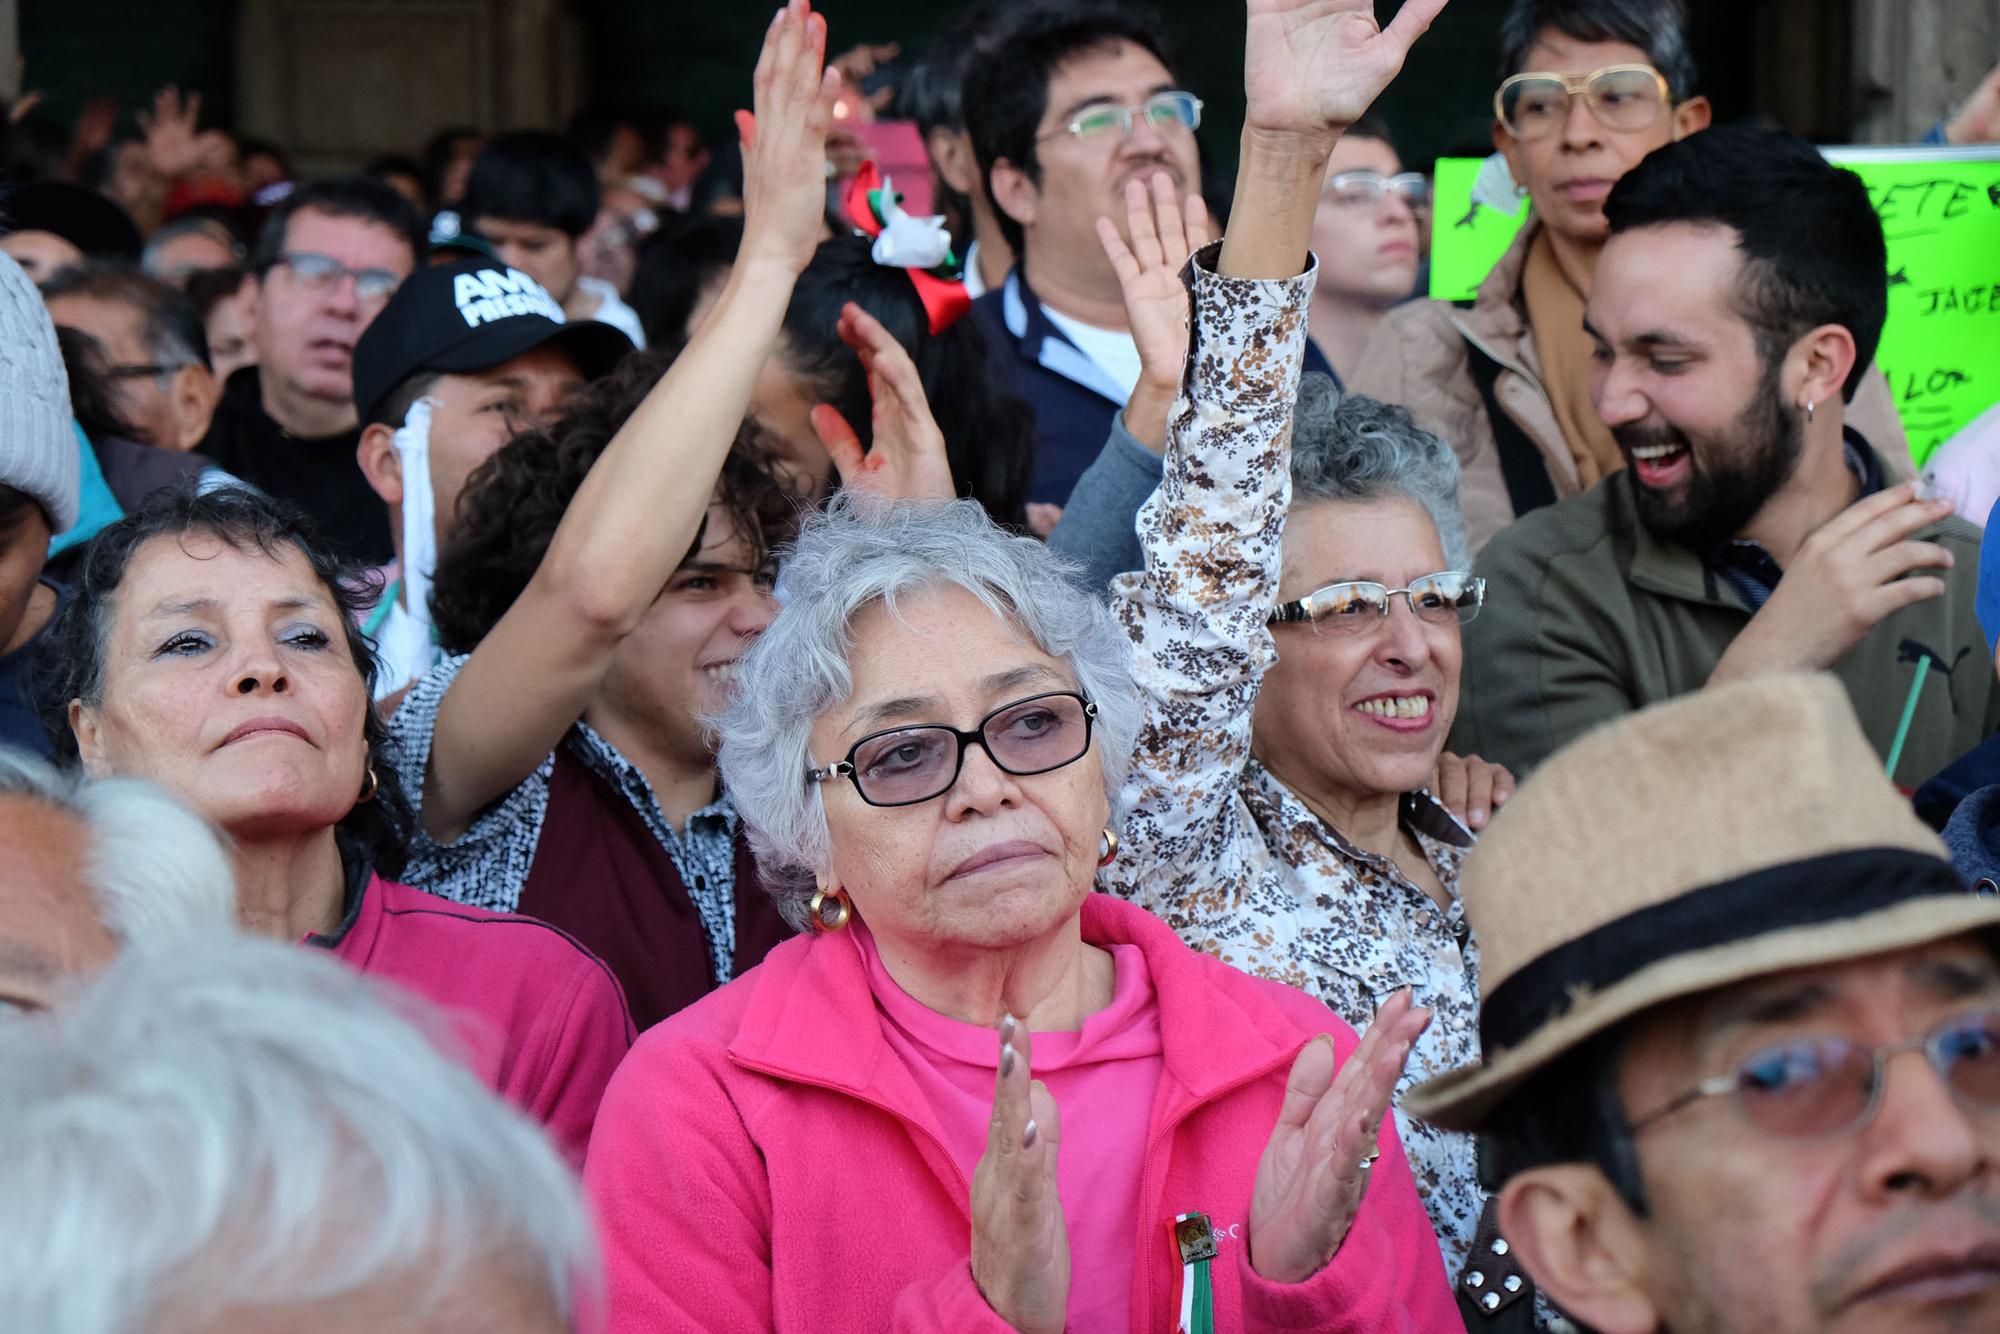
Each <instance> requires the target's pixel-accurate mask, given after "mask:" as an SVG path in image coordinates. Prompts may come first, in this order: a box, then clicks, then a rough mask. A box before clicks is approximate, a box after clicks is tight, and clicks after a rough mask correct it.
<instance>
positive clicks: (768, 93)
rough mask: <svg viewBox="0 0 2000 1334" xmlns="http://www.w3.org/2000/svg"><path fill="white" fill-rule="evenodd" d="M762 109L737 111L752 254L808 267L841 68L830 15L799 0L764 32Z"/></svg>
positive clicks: (821, 216) (744, 250)
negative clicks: (829, 59)
mask: <svg viewBox="0 0 2000 1334" xmlns="http://www.w3.org/2000/svg"><path fill="white" fill-rule="evenodd" d="M752 86H753V88H754V90H755V104H756V113H755V114H754V115H752V114H751V113H749V112H745V111H739V112H737V113H736V129H737V134H738V136H739V137H740V138H741V139H742V142H743V245H742V247H741V249H740V250H739V252H738V254H739V257H740V259H741V260H742V261H744V262H756V261H759V260H764V259H769V260H775V261H777V262H779V263H781V264H783V265H784V266H786V267H787V268H788V269H789V270H790V271H791V272H792V273H794V274H797V273H801V272H803V271H804V270H805V267H806V265H807V264H809V263H811V262H812V256H813V251H814V249H816V248H817V247H818V245H819V243H820V240H821V235H822V231H823V229H824V227H825V221H826V139H827V134H828V132H829V131H830V130H831V129H832V128H833V104H834V101H835V100H836V98H838V96H839V94H840V74H839V72H838V71H836V70H833V69H830V68H828V67H827V66H826V20H825V19H824V18H823V17H821V16H820V15H818V14H815V13H813V12H812V6H811V5H810V4H809V3H808V0H791V2H790V3H789V4H787V5H786V6H785V7H784V8H783V9H781V10H779V11H778V13H777V16H776V17H775V18H773V19H772V20H771V26H770V27H769V28H768V29H766V30H765V33H764V49H763V52H762V53H761V54H760V55H759V56H758V57H757V72H756V75H755V76H754V78H753V79H752Z"/></svg>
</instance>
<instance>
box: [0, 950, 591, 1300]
mask: <svg viewBox="0 0 2000 1334" xmlns="http://www.w3.org/2000/svg"><path fill="white" fill-rule="evenodd" d="M405 1007H408V1010H409V1012H410V1013H411V1014H414V1013H415V1002H414V1001H412V1000H410V999H408V998H402V999H398V998H396V997H395V995H394V993H392V992H391V991H390V990H389V989H387V988H383V989H380V990H378V989H377V987H376V985H375V984H374V983H372V982H371V981H370V980H369V979H368V978H366V977H364V976H363V975H361V974H359V973H356V972H354V971H353V970H351V969H349V968H347V967H345V966H343V965H342V964H341V963H339V962H338V961H336V960H334V959H332V958H330V957H327V956H325V955H323V954H320V953H318V952H315V951H311V950H304V949H300V948H298V947H296V946H292V945H283V944H279V943H277V942H273V941H263V940H258V939H254V938H251V937H247V936H237V937H233V938H228V939H219V940H214V941H207V942H202V943H200V944H197V945H194V946H192V947H191V948H188V949H184V950H175V951H152V952H147V951H134V952H131V953H128V954H125V955H122V956H121V957H120V958H119V959H118V960H117V961H116V962H114V963H113V964H112V965H111V967H110V968H108V969H107V970H105V972H104V973H103V974H101V975H100V977H99V978H98V980H97V981H96V982H95V983H94V984H92V985H89V986H87V987H85V988H83V989H82V990H81V991H79V992H78V993H77V994H76V995H75V996H74V997H73V998H72V1000H71V1001H70V1002H69V1003H67V1004H65V1005H64V1006H61V1007H59V1008H57V1009H56V1010H54V1011H52V1012H51V1013H50V1014H49V1015H48V1016H46V1017H42V1018H35V1019H23V1020H18V1021H15V1022H12V1023H7V1024H0V1069H4V1070H5V1071H6V1072H7V1073H6V1078H4V1079H0V1143H4V1144H5V1145H6V1151H5V1152H4V1153H0V1200H5V1201H6V1202H7V1205H6V1208H4V1209H0V1328H5V1329H18V1330H30V1329H32V1330H35V1331H37V1332H38V1334H124V1332H125V1331H131V1330H142V1329H155V1328H160V1327H162V1326H163V1325H167V1324H169V1323H171V1324H172V1325H173V1326H174V1327H176V1328H179V1327H183V1326H193V1327H197V1328H209V1327H211V1323H212V1322H213V1321H214V1320H215V1319H216V1318H218V1317H220V1316H221V1315H222V1314H223V1313H225V1312H227V1311H229V1310H232V1309H236V1308H241V1307H253V1306H281V1307H289V1306H293V1305H304V1304H307V1303H311V1302H320V1301H336V1300H341V1299H344V1298H347V1297H349V1296H350V1295H355V1294H361V1293H365V1292H368V1291H370V1290H371V1289H373V1288H375V1287H376V1286H377V1285H380V1284H385V1283H406V1282H407V1283H413V1284H414V1285H415V1287H416V1288H417V1289H418V1290H419V1292H420V1293H421V1296H420V1297H419V1298H417V1302H418V1305H419V1308H420V1309H425V1310H427V1309H429V1307H430V1306H431V1305H432V1304H435V1303H437V1302H438V1301H439V1300H440V1299H441V1298H443V1297H444V1296H445V1295H446V1294H447V1293H449V1292H450V1291H451V1290H452V1289H453V1288H455V1287H462V1286H463V1285H464V1284H466V1283H468V1282H476V1281H478V1280H479V1279H480V1278H482V1277H484V1276H487V1275H490V1274H491V1273H493V1272H494V1271H496V1270H499V1269H501V1268H503V1267H506V1268H507V1272H512V1273H519V1274H522V1275H524V1276H527V1277H530V1278H532V1279H533V1280H534V1281H535V1282H536V1283H538V1284H546V1285H547V1290H548V1292H549V1294H550V1296H551V1304H552V1305H553V1306H554V1307H555V1308H556V1309H558V1310H564V1311H567V1310H568V1309H569V1308H570V1307H571V1306H572V1305H573V1303H574V1294H573V1292H572V1288H573V1286H574V1285H576V1284H577V1283H578V1282H579V1281H581V1282H585V1283H588V1282H591V1279H590V1275H591V1274H593V1273H594V1268H593V1266H594V1264H595V1252H594V1243H593V1242H592V1240H591V1233H590V1227H589V1223H588V1221H587V1219H586V1216H585V1213H584V1209H583V1206H582V1203H581V1200H580V1197H579V1193H578V1190H577V1185H576V1181H575V1178H574V1177H573V1176H572V1175H571V1174H570V1172H569V1170H568V1169H567V1168H566V1167H564V1166H563V1164H562V1162H561V1160H560V1159H559V1158H558V1157H557V1155H556V1152H555V1150H554V1149H553V1148H552V1147H550V1145H549V1144H548V1142H547V1141H546V1140H545V1139H544V1138H543V1136H542V1134H541V1132H540V1131H539V1130H538V1129H537V1128H536V1127H535V1126H534V1125H533V1124H531V1123H530V1122H529V1121H528V1120H527V1119H526V1118H525V1117H523V1116H522V1115H520V1114H519V1113H517V1112H515V1111H513V1110H512V1109H511V1108H508V1107H506V1106H505V1105H503V1104H502V1103H501V1102H500V1100H499V1099H498V1098H496V1097H495V1096H494V1095H493V1094H492V1093H490V1092H488V1091H487V1090H486V1089H485V1088H484V1087H483V1086H482V1085H481V1084H480V1083H479V1082H478V1080H476V1079H475V1078H474V1077H473V1076H472V1075H471V1074H470V1073H468V1072H467V1071H465V1070H464V1069H462V1068H460V1067H459V1066H458V1065H456V1064H455V1063H453V1062H451V1061H448V1060H446V1059H445V1058H444V1057H443V1056H441V1055H440V1054H439V1053H438V1051H437V1049H436V1048H435V1047H433V1045H432V1044H431V1042H430V1041H428V1040H427V1039H426V1038H425V1037H424V1035H423V1034H422V1033H421V1032H419V1030H418V1028H417V1027H416V1026H415V1024H414V1023H412V1022H406V1021H405V1019H404V1018H402V1017H399V1012H401V1011H403V1010H404V1008H405ZM433 1022H434V1021H433Z"/></svg>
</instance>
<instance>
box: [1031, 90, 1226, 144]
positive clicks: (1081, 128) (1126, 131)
mask: <svg viewBox="0 0 2000 1334" xmlns="http://www.w3.org/2000/svg"><path fill="white" fill-rule="evenodd" d="M1137 120H1144V121H1145V122H1146V123H1147V124H1148V125H1150V126H1152V127H1153V128H1154V129H1156V130H1160V131H1166V130H1186V131H1188V132H1189V133H1192V132H1194V131H1195V130H1198V129H1200V128H1201V99H1200V98H1199V97H1196V96H1195V95H1194V94H1193V93H1186V92H1181V91H1179V90H1175V91H1173V92H1165V93H1154V94H1153V95H1152V96H1151V97H1149V98H1147V99H1146V100H1145V101H1144V102H1143V103H1141V104H1140V105H1139V106H1138V107H1137V108H1133V107H1125V106H1118V105H1116V104H1115V103H1110V102H1104V103H1100V104H1098V105H1096V106H1089V107H1085V108H1084V109H1083V110H1082V111H1079V112H1077V113H1076V115H1074V116H1072V117H1070V121H1069V124H1067V125H1065V126H1063V127H1062V128H1061V129H1058V130H1050V131H1049V132H1048V133H1047V134H1045V135H1043V136H1041V139H1040V140H1038V141H1037V142H1042V143H1046V142H1047V141H1048V140H1050V139H1055V138H1059V137H1061V136H1062V135H1065V134H1068V135H1073V136H1075V138H1076V140H1077V141H1078V142H1079V143H1086V144H1089V143H1109V142H1110V141H1111V140H1112V139H1113V138H1114V137H1115V138H1116V139H1117V141H1118V142H1119V143H1124V142H1125V141H1126V140H1127V139H1130V138H1131V137H1132V125H1133V122H1135V121H1137Z"/></svg>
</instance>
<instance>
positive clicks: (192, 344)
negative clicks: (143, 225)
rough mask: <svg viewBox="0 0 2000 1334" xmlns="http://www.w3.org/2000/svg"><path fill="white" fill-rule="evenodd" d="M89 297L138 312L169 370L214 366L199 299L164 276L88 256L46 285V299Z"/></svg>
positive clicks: (152, 349)
mask: <svg viewBox="0 0 2000 1334" xmlns="http://www.w3.org/2000/svg"><path fill="white" fill-rule="evenodd" d="M64 296H78V297H88V298H89V299H91V300H93V301H107V302H111V303H113V304H115V305H120V306H126V307H129V308H130V309H132V310H135V311H137V312H138V313H139V318H140V321H141V327H142V330H143V332H142V334H141V336H142V337H143V338H144V339H145V341H146V353H147V355H148V356H150V357H152V358H153V360H154V361H156V362H158V363H159V364H160V365H161V366H163V367H165V368H166V369H165V371H164V372H162V373H163V374H165V373H170V372H172V371H177V370H179V369H180V368H181V367H183V366H207V367H209V368H210V369H213V368H214V362H212V361H211V360H210V359H209V355H208V326H207V325H206V324H205V323H204V322H203V320H202V318H201V311H200V309H199V308H197V307H196V305H195V304H194V299H193V298H192V297H190V296H189V295H188V294H187V293H185V292H183V291H181V289H180V288H178V287H175V286H174V285H173V284H172V283H169V282H167V281H166V280H165V279H163V278H160V277H157V276H155V275H154V274H151V273H147V272H143V271H141V270H139V269H132V268H126V267H125V266H124V265H122V264H110V263H106V262H104V261H102V260H88V261H86V262H84V263H82V264H77V265H73V266H71V267H69V268H66V269H62V270H60V271H58V272H57V273H55V274H53V275H51V276H50V278H49V280H48V281H47V282H45V283H43V284H42V300H44V301H52V300H54V299H55V298H57V297H64Z"/></svg>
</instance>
